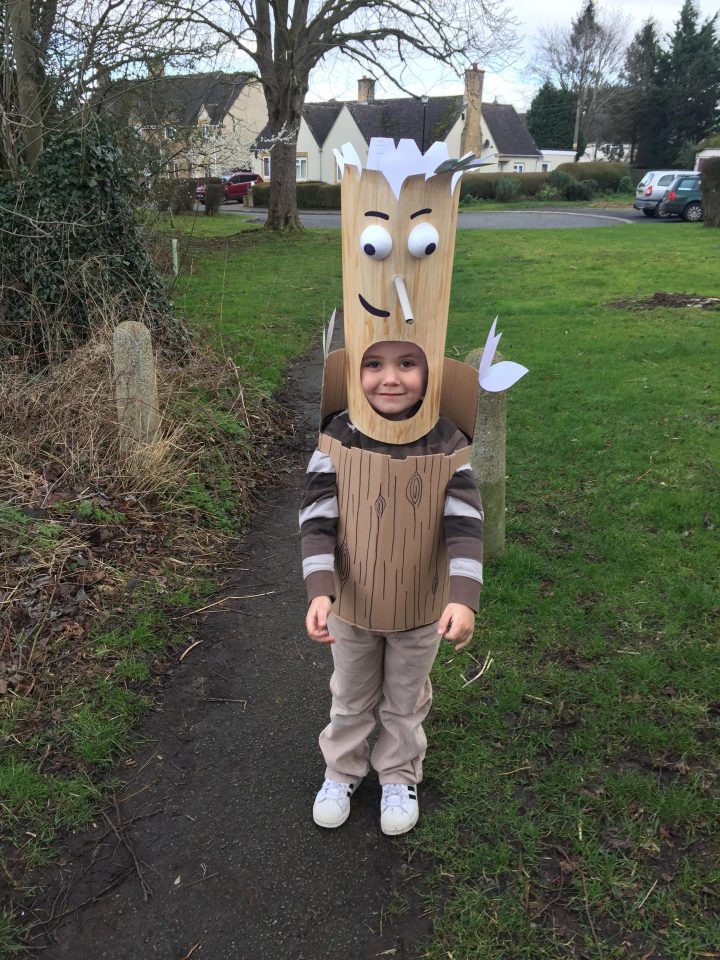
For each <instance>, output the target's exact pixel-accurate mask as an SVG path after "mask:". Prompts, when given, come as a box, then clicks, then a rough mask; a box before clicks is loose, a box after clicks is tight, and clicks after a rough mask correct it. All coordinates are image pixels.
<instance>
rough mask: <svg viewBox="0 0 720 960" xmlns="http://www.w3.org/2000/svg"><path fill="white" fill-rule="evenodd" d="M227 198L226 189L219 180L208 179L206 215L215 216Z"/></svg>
mask: <svg viewBox="0 0 720 960" xmlns="http://www.w3.org/2000/svg"><path fill="white" fill-rule="evenodd" d="M224 200H225V191H224V190H223V188H222V183H221V182H220V181H219V180H212V181H207V182H206V183H205V215H206V216H208V217H214V216H215V215H216V214H217V212H218V210H219V209H220V207H221V206H222V203H223V201H224Z"/></svg>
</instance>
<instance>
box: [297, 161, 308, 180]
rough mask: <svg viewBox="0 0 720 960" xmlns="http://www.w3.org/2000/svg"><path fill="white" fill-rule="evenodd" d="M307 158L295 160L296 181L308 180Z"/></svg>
mask: <svg viewBox="0 0 720 960" xmlns="http://www.w3.org/2000/svg"><path fill="white" fill-rule="evenodd" d="M307 178H308V177H307V157H296V158H295V179H296V180H298V181H300V180H307Z"/></svg>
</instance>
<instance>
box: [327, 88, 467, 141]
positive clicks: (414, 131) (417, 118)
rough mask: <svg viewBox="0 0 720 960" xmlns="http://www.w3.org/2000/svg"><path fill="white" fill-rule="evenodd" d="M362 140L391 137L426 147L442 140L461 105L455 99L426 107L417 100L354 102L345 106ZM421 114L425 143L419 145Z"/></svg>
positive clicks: (431, 100)
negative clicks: (411, 141)
mask: <svg viewBox="0 0 720 960" xmlns="http://www.w3.org/2000/svg"><path fill="white" fill-rule="evenodd" d="M346 106H347V108H348V110H349V111H350V115H351V116H352V118H353V120H354V121H355V123H356V124H357V126H358V129H359V130H360V133H361V134H362V135H363V137H364V139H365V140H366V141H367V142H369V141H370V139H371V137H392V138H393V139H394V140H405V139H407V140H414V141H415V142H416V143H417V145H418V147H420V148H422V147H423V146H425V147H428V146H429V145H430V144H431V143H433V142H434V141H435V140H444V139H445V137H447V135H448V133H449V132H450V130H451V129H452V127H453V125H454V124H455V122H456V121H457V119H458V117H459V116H460V114H461V113H462V112H463V106H464V101H463V98H462V97H461V96H457V97H428V101H427V103H426V104H423V103H422V101H421V100H419V99H416V98H409V97H405V98H402V99H399V98H398V99H395V100H369V101H367V102H365V103H358V102H357V101H353V102H351V103H348V104H346ZM423 113H424V119H425V143H424V144H422V143H421V140H422V131H423Z"/></svg>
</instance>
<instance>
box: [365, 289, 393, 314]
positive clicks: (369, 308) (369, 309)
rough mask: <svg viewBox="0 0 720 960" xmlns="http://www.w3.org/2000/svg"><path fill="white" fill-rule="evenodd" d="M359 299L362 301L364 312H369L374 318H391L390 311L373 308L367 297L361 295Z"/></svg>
mask: <svg viewBox="0 0 720 960" xmlns="http://www.w3.org/2000/svg"><path fill="white" fill-rule="evenodd" d="M358 298H359V300H360V304H361V305H362V307H363V309H364V310H367V312H368V313H371V314H372V315H373V316H374V317H389V316H390V311H389V310H379V309H378V308H377V307H373V306H372V304H370V303H368V302H367V300H366V299H365V297H364V296H363V295H362V294H361V293H359V294H358Z"/></svg>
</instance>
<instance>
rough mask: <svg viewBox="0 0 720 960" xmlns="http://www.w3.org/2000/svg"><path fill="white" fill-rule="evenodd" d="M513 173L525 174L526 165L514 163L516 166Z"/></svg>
mask: <svg viewBox="0 0 720 960" xmlns="http://www.w3.org/2000/svg"><path fill="white" fill-rule="evenodd" d="M513 173H525V164H524V163H514V164H513Z"/></svg>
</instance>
